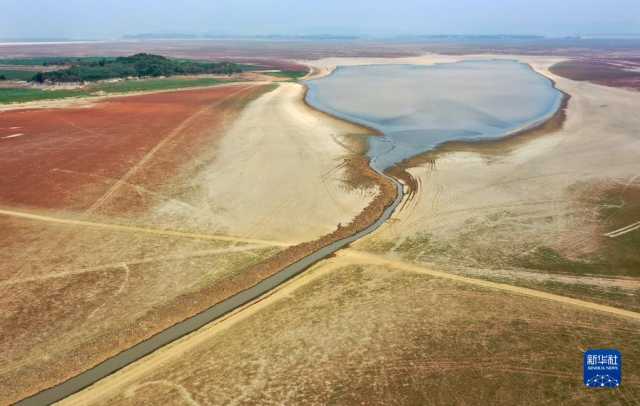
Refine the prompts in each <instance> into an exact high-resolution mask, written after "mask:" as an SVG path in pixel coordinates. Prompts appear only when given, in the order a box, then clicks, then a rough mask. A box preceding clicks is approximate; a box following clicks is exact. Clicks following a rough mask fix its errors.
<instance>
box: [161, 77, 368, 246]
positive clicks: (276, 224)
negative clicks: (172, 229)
mask: <svg viewBox="0 0 640 406" xmlns="http://www.w3.org/2000/svg"><path fill="white" fill-rule="evenodd" d="M303 92H304V88H303V87H302V86H301V85H299V84H295V83H282V84H280V85H279V87H278V88H277V89H275V90H273V91H272V92H270V93H267V94H265V95H263V96H262V97H260V98H259V99H258V100H256V101H255V102H253V103H251V104H250V105H249V106H247V108H246V109H245V110H244V111H243V112H242V113H241V115H240V116H239V117H238V119H237V120H236V121H235V122H234V124H233V125H232V126H231V127H230V128H229V130H228V132H227V134H226V135H225V137H224V139H223V140H222V141H221V142H220V144H219V146H218V148H217V150H216V158H215V159H214V160H213V161H212V162H209V163H207V164H206V165H205V166H203V168H202V169H201V170H200V172H199V174H198V175H197V176H196V177H195V178H194V179H193V184H194V185H198V187H197V188H195V189H194V192H193V193H192V194H189V195H188V196H187V197H186V199H187V200H188V201H189V203H190V204H192V205H194V206H200V207H207V208H208V210H207V212H206V213H207V214H203V216H204V215H206V216H208V218H202V217H199V216H198V213H193V212H191V211H187V212H184V213H181V210H188V209H184V208H182V207H180V206H175V205H171V204H170V203H169V204H167V205H164V206H160V207H158V208H157V210H156V212H157V213H158V215H162V216H166V215H171V216H176V218H179V219H180V221H185V222H195V223H199V224H203V223H211V226H210V227H211V228H213V229H216V230H219V231H220V232H227V233H229V234H232V235H239V236H251V237H252V238H262V239H274V240H281V241H293V242H302V241H308V240H312V239H315V238H318V237H320V236H322V235H325V234H328V233H330V232H332V231H334V230H335V229H336V227H337V225H338V223H342V224H347V223H349V222H350V221H351V220H352V219H353V217H355V216H356V215H357V214H358V213H360V212H361V211H362V209H364V208H365V207H366V206H367V204H368V203H369V201H370V200H371V197H372V195H373V194H374V193H375V190H374V191H365V192H362V191H355V190H349V188H348V187H347V185H346V184H345V182H344V171H343V169H341V166H342V165H343V160H344V158H345V157H346V156H347V155H348V154H350V153H351V151H350V150H349V146H348V145H347V144H348V139H347V138H345V136H347V135H348V134H350V133H356V132H362V129H361V128H360V127H356V126H351V125H349V124H348V123H343V122H341V121H338V120H333V119H331V118H329V117H328V116H326V115H323V114H319V113H317V112H316V111H314V110H312V109H310V108H309V107H307V106H306V105H304V104H303V103H302V102H301V98H302V95H303ZM208 213H211V214H208Z"/></svg>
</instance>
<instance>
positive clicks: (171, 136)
mask: <svg viewBox="0 0 640 406" xmlns="http://www.w3.org/2000/svg"><path fill="white" fill-rule="evenodd" d="M252 88H253V89H256V87H255V86H250V85H247V86H225V87H218V88H211V89H200V90H191V91H182V92H169V93H156V94H148V95H141V96H130V97H122V98H116V99H111V100H108V101H104V102H100V103H98V104H97V105H95V106H93V107H90V108H68V109H40V110H21V111H9V112H4V113H2V128H0V171H1V173H2V174H3V175H2V178H0V204H1V205H10V206H27V207H46V208H66V209H87V208H88V207H90V206H91V205H92V204H93V203H94V202H95V201H96V200H97V199H99V198H100V197H101V196H102V195H103V194H104V193H106V192H107V191H108V190H109V189H110V188H111V187H112V186H113V185H114V184H115V183H116V182H117V181H118V179H121V178H122V177H123V176H125V175H126V174H127V173H128V172H129V171H131V169H132V168H134V166H135V165H136V164H138V163H139V162H140V161H141V160H142V159H144V158H145V156H147V155H148V154H149V153H150V152H151V153H153V154H154V156H153V160H149V161H148V162H147V163H146V165H145V166H144V171H136V172H135V173H131V174H130V175H131V176H130V177H129V178H128V182H136V184H138V185H140V184H142V185H144V187H146V188H148V187H155V186H158V184H159V183H161V182H163V180H166V177H167V176H166V175H167V173H172V170H174V169H175V168H176V167H177V166H178V165H179V164H180V163H182V162H187V161H188V159H189V155H190V154H192V153H195V151H196V149H197V147H198V145H199V142H202V141H203V140H202V138H203V137H206V136H207V135H209V136H210V135H213V134H216V131H215V129H216V128H219V126H221V125H222V123H223V121H224V117H225V112H226V109H225V108H224V106H223V105H222V103H223V102H225V101H226V100H227V98H229V97H230V96H232V95H234V94H241V93H242V92H245V93H246V92H247V91H250V90H251V89H252ZM221 107H222V108H221ZM15 134H23V135H21V136H17V137H13V138H2V137H6V136H11V135H15ZM163 140H166V141H165V142H164V145H163V146H162V148H160V149H157V151H154V148H155V147H156V146H157V145H158V144H159V143H161V142H163ZM131 203H132V202H128V204H129V209H131V206H130V204H131Z"/></svg>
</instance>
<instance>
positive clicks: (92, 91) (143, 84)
mask: <svg viewBox="0 0 640 406" xmlns="http://www.w3.org/2000/svg"><path fill="white" fill-rule="evenodd" d="M221 83H228V82H226V81H223V80H219V79H214V78H199V79H184V78H182V79H181V78H167V79H146V80H125V81H121V82H114V83H100V84H96V85H93V86H88V87H83V88H79V89H60V90H42V89H33V88H9V89H1V88H0V104H7V103H25V102H30V101H40V100H57V99H65V98H68V97H86V96H92V95H97V94H100V92H104V93H109V94H111V93H129V92H150V91H161V90H174V89H182V88H190V87H203V86H215V85H218V84H221Z"/></svg>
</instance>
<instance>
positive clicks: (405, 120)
mask: <svg viewBox="0 0 640 406" xmlns="http://www.w3.org/2000/svg"><path fill="white" fill-rule="evenodd" d="M307 84H308V87H309V92H308V93H307V102H308V103H309V104H311V105H312V106H314V107H315V108H317V109H319V110H322V111H324V112H327V113H330V114H333V115H335V116H338V117H341V118H344V119H347V120H350V121H353V122H355V123H359V124H364V125H367V126H369V127H372V128H375V129H377V130H379V131H380V132H381V133H382V134H383V136H381V137H370V138H369V150H368V154H369V157H370V158H371V166H372V168H373V169H375V170H376V171H377V172H378V173H379V174H380V176H383V177H386V178H388V179H390V180H391V181H392V182H393V183H394V184H395V186H396V190H397V195H396V198H395V200H394V201H393V203H392V204H391V205H389V206H388V207H387V208H386V209H385V210H384V212H383V214H382V216H381V217H380V218H378V219H377V220H376V221H375V222H374V223H373V224H371V225H369V226H368V227H367V228H366V229H364V230H362V231H360V232H358V233H356V234H354V235H352V236H350V237H347V238H344V239H341V240H338V241H335V242H333V243H331V244H329V245H327V246H325V247H323V248H321V249H319V250H317V251H315V252H313V253H312V254H310V255H308V256H307V257H305V258H303V259H301V260H299V261H298V262H295V263H294V264H292V265H289V266H287V267H286V268H284V269H283V270H282V271H280V272H278V273H277V274H275V275H272V276H271V277H269V278H267V279H264V280H263V281H261V282H260V283H258V284H257V285H255V286H253V287H251V288H249V289H247V290H245V291H242V292H240V293H238V294H236V295H234V296H232V297H230V298H229V299H227V300H224V301H223V302H221V303H219V304H217V305H214V306H212V307H210V308H209V309H207V310H205V311H203V312H202V313H199V314H197V315H195V316H193V317H191V318H189V319H187V320H184V321H183V322H180V323H178V324H176V325H174V326H171V327H169V328H167V329H165V330H163V331H161V332H160V333H158V334H156V335H154V336H153V337H151V338H149V339H148V340H145V341H143V342H141V343H139V344H137V345H135V346H133V347H131V348H128V349H127V350H125V351H123V352H121V353H119V354H118V355H116V356H114V357H112V358H109V359H107V360H105V361H104V362H102V363H100V364H98V365H96V366H95V367H93V368H91V369H89V370H87V371H85V372H83V373H81V374H79V375H77V376H75V377H73V378H71V379H69V380H67V381H65V382H62V383H61V384H59V385H56V386H54V387H52V388H49V389H46V390H44V391H42V392H40V393H37V394H35V395H33V396H31V397H29V398H26V399H24V400H22V401H20V402H18V405H43V404H51V403H53V402H56V401H59V400H61V399H64V398H65V397H67V396H69V395H71V394H73V393H75V392H78V391H80V390H82V389H83V388H85V387H87V386H89V385H91V384H93V383H95V382H97V381H99V380H100V379H103V378H105V377H107V376H108V375H110V374H112V373H114V372H116V371H118V370H120V369H122V368H124V367H125V366H127V365H129V364H131V363H133V362H134V361H136V360H139V359H140V358H142V357H144V356H146V355H148V354H150V353H151V352H153V351H155V350H157V349H159V348H161V347H163V346H165V345H167V344H169V343H171V342H173V341H175V340H177V339H178V338H180V337H182V336H184V335H186V334H189V333H191V332H193V331H195V330H197V329H199V328H201V327H203V326H205V325H207V324H209V323H211V322H213V321H215V320H217V319H220V318H221V317H222V316H224V315H226V314H228V313H230V312H232V311H233V310H236V309H238V308H240V307H241V306H243V305H245V304H247V303H250V302H252V301H254V300H256V299H258V298H260V297H261V296H263V295H265V294H266V293H268V292H270V291H271V290H273V289H275V288H276V287H278V286H280V285H281V284H283V283H284V282H285V281H287V280H289V279H291V278H292V277H294V276H296V275H298V274H300V273H302V272H303V271H305V270H306V269H308V268H309V266H311V265H312V264H314V263H315V262H318V261H320V260H322V259H324V258H326V257H327V256H329V255H331V254H333V253H334V252H336V251H338V250H339V249H341V248H344V247H345V246H347V245H349V244H351V243H352V242H354V241H357V240H359V239H361V238H362V237H364V236H366V235H368V234H371V233H372V232H374V231H375V230H377V229H378V228H379V227H380V226H382V224H384V222H385V221H386V220H388V219H389V218H390V217H391V215H392V214H393V212H394V211H395V209H396V208H397V207H398V205H399V204H400V202H401V201H402V195H403V187H402V185H401V184H400V183H399V182H398V181H397V180H396V179H393V178H390V177H389V176H387V175H385V174H384V173H383V171H384V170H385V169H387V168H389V167H390V166H392V165H393V164H395V163H397V162H400V161H402V160H403V159H406V158H409V157H412V156H415V155H417V154H420V153H422V152H425V151H427V150H429V149H432V148H434V147H435V146H437V145H438V144H439V143H442V142H444V141H448V140H467V139H483V138H496V137H501V136H504V135H507V134H509V133H511V132H513V131H516V130H520V129H523V128H527V127H529V126H533V125H536V124H538V123H539V122H541V121H544V120H545V119H547V118H549V117H550V116H551V115H553V114H554V113H555V111H556V110H557V109H558V108H559V106H560V105H561V102H562V94H561V93H560V92H559V91H558V90H556V89H555V88H554V86H553V84H552V83H551V81H549V80H548V79H546V78H544V77H542V76H540V75H538V74H536V73H535V72H534V71H532V70H531V69H530V68H529V67H528V66H526V65H523V64H520V63H517V62H512V61H485V62H460V63H455V64H443V65H435V66H428V67H425V66H413V65H381V66H357V67H344V68H338V69H337V70H336V71H335V72H334V73H333V74H332V75H330V76H328V77H325V78H321V79H316V80H313V81H308V82H307Z"/></svg>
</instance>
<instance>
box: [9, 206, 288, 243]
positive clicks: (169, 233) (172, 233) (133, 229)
mask: <svg viewBox="0 0 640 406" xmlns="http://www.w3.org/2000/svg"><path fill="white" fill-rule="evenodd" d="M0 215H3V216H8V217H16V218H22V219H26V220H34V221H43V222H47V223H56V224H64V225H69V226H81V227H92V228H102V229H107V230H114V231H123V232H130V233H141V234H150V235H158V236H164V237H180V238H188V239H194V240H211V241H229V242H243V243H249V244H259V245H267V246H273V247H290V246H292V245H295V244H294V243H290V242H283V241H272V240H260V239H255V238H242V237H231V236H226V235H216V234H203V233H192V232H187V231H178V230H168V229H159V228H150V227H139V226H126V225H123V224H113V223H98V222H95V221H85V220H74V219H65V218H60V217H52V216H44V215H40V214H33V213H27V212H22V211H16V210H5V209H0Z"/></svg>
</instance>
